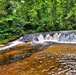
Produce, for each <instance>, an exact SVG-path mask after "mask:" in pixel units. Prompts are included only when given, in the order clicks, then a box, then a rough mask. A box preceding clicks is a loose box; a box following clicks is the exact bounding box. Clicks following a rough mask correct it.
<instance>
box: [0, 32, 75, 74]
mask: <svg viewBox="0 0 76 75" xmlns="http://www.w3.org/2000/svg"><path fill="white" fill-rule="evenodd" d="M50 35H51V36H50ZM50 35H49V33H48V34H46V33H45V34H35V35H34V34H28V35H24V37H21V38H19V39H17V40H15V41H13V42H9V43H8V44H7V46H3V45H1V46H0V75H76V44H75V43H76V34H75V33H74V32H62V33H50ZM61 36H62V37H61ZM31 37H32V38H31ZM50 40H51V41H50ZM46 41H47V42H46ZM18 42H19V43H18ZM62 42H63V43H62ZM12 45H13V46H12ZM6 47H7V48H6Z"/></svg>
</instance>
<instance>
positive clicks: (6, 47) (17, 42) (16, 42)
mask: <svg viewBox="0 0 76 75" xmlns="http://www.w3.org/2000/svg"><path fill="white" fill-rule="evenodd" d="M21 43H23V42H21V41H14V42H13V43H12V44H11V45H9V46H5V47H3V48H0V51H1V50H6V49H9V48H12V47H14V46H16V45H18V44H21Z"/></svg>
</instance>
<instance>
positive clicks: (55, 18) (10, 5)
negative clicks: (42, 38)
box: [0, 0, 76, 41]
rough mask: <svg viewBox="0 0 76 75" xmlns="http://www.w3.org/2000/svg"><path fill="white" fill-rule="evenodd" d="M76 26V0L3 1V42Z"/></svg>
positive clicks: (0, 17)
mask: <svg viewBox="0 0 76 75" xmlns="http://www.w3.org/2000/svg"><path fill="white" fill-rule="evenodd" d="M75 29H76V0H0V41H2V40H5V39H10V38H12V39H13V38H17V37H19V36H21V35H23V34H26V33H35V32H37V33H38V32H51V31H61V30H75Z"/></svg>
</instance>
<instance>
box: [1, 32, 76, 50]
mask: <svg viewBox="0 0 76 75" xmlns="http://www.w3.org/2000/svg"><path fill="white" fill-rule="evenodd" d="M26 42H30V43H35V44H37V43H41V44H44V43H45V42H47V43H48V42H54V43H63V44H76V32H75V31H60V32H50V33H35V34H25V35H23V36H22V37H20V38H19V39H17V40H15V41H12V42H9V43H8V46H5V47H3V48H0V51H1V50H6V49H9V48H11V47H14V46H16V45H18V44H21V43H26Z"/></svg>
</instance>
